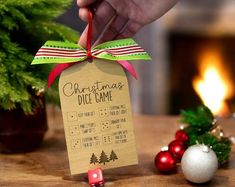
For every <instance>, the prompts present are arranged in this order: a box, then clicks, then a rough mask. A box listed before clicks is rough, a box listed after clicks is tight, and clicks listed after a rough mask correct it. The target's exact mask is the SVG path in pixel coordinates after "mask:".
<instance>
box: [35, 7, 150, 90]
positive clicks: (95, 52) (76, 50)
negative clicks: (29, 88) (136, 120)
mask: <svg viewBox="0 0 235 187" xmlns="http://www.w3.org/2000/svg"><path fill="white" fill-rule="evenodd" d="M92 17H93V15H92V13H91V11H89V14H88V33H87V43H86V49H83V48H82V47H81V46H79V44H74V43H69V42H58V41H47V42H46V43H45V44H44V45H43V46H42V47H41V48H40V49H39V50H38V52H37V54H36V55H35V57H34V60H33V62H32V64H45V63H59V64H57V65H56V66H55V67H54V69H53V70H52V71H51V72H50V74H49V76H48V83H47V84H48V88H49V87H50V86H51V85H52V83H53V82H54V80H55V79H56V77H58V76H59V75H60V74H61V72H62V71H63V70H65V69H67V68H69V67H71V66H72V65H74V64H77V63H80V62H84V61H86V60H87V61H88V62H92V59H93V58H99V59H106V60H113V61H117V62H118V63H119V64H120V65H121V66H122V67H123V68H124V69H125V70H127V71H128V72H129V73H130V74H131V75H132V76H133V77H134V78H137V76H136V72H135V69H134V67H133V66H132V65H131V64H130V63H129V62H127V61H125V60H150V59H151V57H150V56H149V55H148V54H147V53H146V52H145V51H144V50H143V49H142V48H141V47H140V46H139V45H138V44H137V43H136V42H135V41H134V40H133V39H131V38H127V39H121V40H114V41H109V42H105V43H102V44H100V45H97V46H95V47H93V48H92V47H91V40H92Z"/></svg>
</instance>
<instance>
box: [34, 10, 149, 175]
mask: <svg viewBox="0 0 235 187" xmlns="http://www.w3.org/2000/svg"><path fill="white" fill-rule="evenodd" d="M91 34H92V14H91V12H89V15H88V35H87V46H86V49H84V48H82V47H81V46H80V45H79V44H74V43H70V42H59V41H47V42H46V43H45V44H44V45H43V46H42V47H41V48H40V49H39V50H38V52H37V54H36V55H35V58H34V60H33V62H32V64H45V63H59V64H57V65H56V66H55V67H54V69H53V70H52V71H51V73H50V74H49V77H48V87H50V85H51V84H52V83H53V82H54V80H55V79H56V77H58V76H59V75H61V76H60V79H59V93H60V102H61V110H62V115H63V122H64V130H65V138H66V144H67V151H68V157H69V165H70V171H71V174H79V173H85V172H87V171H88V170H90V169H96V168H102V169H107V168H116V167H121V166H127V165H133V164H137V163H138V160H137V153H136V147H135V138H134V132H133V124H132V113H131V106H130V96H129V88H128V82H127V78H126V74H125V72H124V70H126V71H127V72H129V73H130V74H131V75H132V76H133V77H135V78H136V73H135V70H134V68H133V67H132V65H131V64H130V63H129V62H127V61H124V60H150V59H151V58H150V56H149V55H148V54H147V53H146V52H145V51H144V50H143V49H142V48H141V47H140V46H139V45H138V44H137V43H136V42H135V41H134V40H133V39H130V38H128V39H121V40H114V41H109V42H105V43H102V44H100V45H98V46H95V47H93V48H91ZM91 61H92V62H91ZM90 62H91V63H90Z"/></svg>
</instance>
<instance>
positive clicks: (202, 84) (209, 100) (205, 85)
mask: <svg viewBox="0 0 235 187" xmlns="http://www.w3.org/2000/svg"><path fill="white" fill-rule="evenodd" d="M223 63H226V62H223V61H222V58H221V55H220V51H219V50H218V49H214V48H209V49H205V50H204V51H203V52H202V53H201V55H200V57H199V67H198V68H199V75H198V76H197V77H195V78H194V79H193V88H194V89H195V91H196V92H197V94H198V95H199V96H200V98H201V99H202V101H203V103H204V104H205V105H206V106H208V107H209V108H210V109H211V110H212V112H213V113H214V114H215V115H226V114H227V113H228V112H229V111H228V106H227V105H226V102H225V101H226V99H229V98H230V97H231V95H232V93H233V90H232V85H231V81H230V80H229V72H228V71H227V70H226V66H225V64H223Z"/></svg>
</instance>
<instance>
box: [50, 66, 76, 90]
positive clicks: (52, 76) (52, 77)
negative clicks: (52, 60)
mask: <svg viewBox="0 0 235 187" xmlns="http://www.w3.org/2000/svg"><path fill="white" fill-rule="evenodd" d="M73 64H74V63H69V64H68V63H66V64H57V65H56V66H55V67H54V68H53V69H52V71H51V72H50V74H49V76H48V81H47V87H48V88H50V87H51V85H52V84H53V82H54V81H55V79H56V78H57V77H58V76H59V75H60V74H61V72H62V71H63V70H64V69H67V68H68V67H70V66H72V65H73Z"/></svg>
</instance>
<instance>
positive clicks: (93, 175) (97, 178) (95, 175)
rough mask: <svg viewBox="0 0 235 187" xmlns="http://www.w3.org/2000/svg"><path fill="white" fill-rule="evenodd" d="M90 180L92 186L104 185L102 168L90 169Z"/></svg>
mask: <svg viewBox="0 0 235 187" xmlns="http://www.w3.org/2000/svg"><path fill="white" fill-rule="evenodd" d="M88 181H89V185H90V186H91V187H100V186H104V178H103V173H102V170H101V168H97V169H92V170H88Z"/></svg>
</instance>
